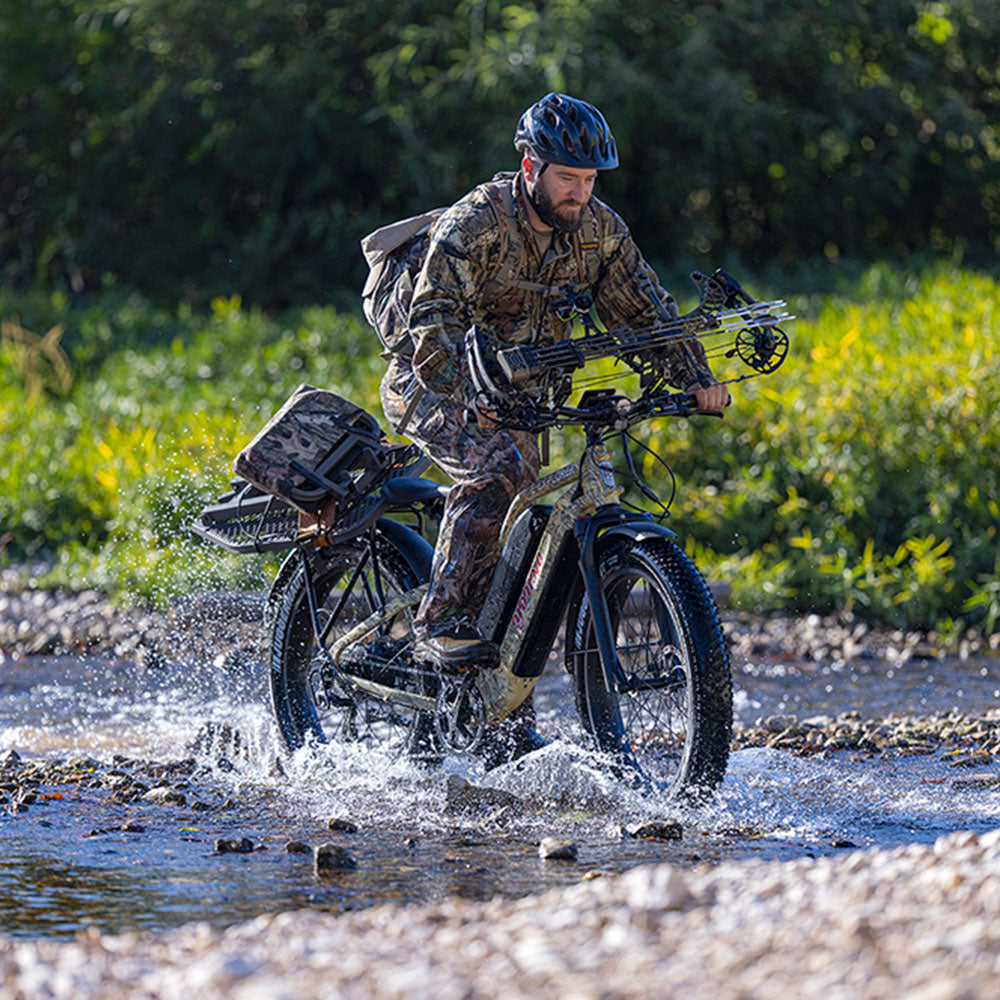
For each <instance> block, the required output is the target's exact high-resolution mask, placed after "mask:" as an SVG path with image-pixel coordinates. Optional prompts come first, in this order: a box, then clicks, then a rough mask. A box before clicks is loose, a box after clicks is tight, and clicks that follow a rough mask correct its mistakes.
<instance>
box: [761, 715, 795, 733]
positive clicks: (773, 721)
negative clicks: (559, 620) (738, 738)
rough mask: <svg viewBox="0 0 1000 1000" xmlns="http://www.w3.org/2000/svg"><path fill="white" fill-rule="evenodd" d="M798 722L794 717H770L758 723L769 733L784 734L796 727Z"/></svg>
mask: <svg viewBox="0 0 1000 1000" xmlns="http://www.w3.org/2000/svg"><path fill="white" fill-rule="evenodd" d="M798 724H799V720H798V717H797V716H795V715H771V716H769V717H768V718H766V719H762V720H761V721H760V722H758V725H760V726H761V727H762V728H763V729H766V730H767V731H768V732H769V733H785V732H788V730H790V729H795V728H797V727H798Z"/></svg>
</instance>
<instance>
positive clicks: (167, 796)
mask: <svg viewBox="0 0 1000 1000" xmlns="http://www.w3.org/2000/svg"><path fill="white" fill-rule="evenodd" d="M142 800H143V802H155V803H157V804H158V805H176V806H183V805H186V804H187V796H186V795H185V794H184V793H183V792H179V791H177V789H176V788H171V787H170V786H169V785H157V786H156V787H155V788H151V789H150V790H149V791H148V792H146V793H145V794H143V795H142Z"/></svg>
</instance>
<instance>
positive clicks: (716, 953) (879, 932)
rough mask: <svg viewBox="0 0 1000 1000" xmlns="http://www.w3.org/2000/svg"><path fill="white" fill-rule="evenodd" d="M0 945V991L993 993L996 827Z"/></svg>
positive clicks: (156, 994) (249, 998)
mask: <svg viewBox="0 0 1000 1000" xmlns="http://www.w3.org/2000/svg"><path fill="white" fill-rule="evenodd" d="M0 943H2V947H0V996H2V997H3V998H4V1000H7V998H10V1000H14V998H21V997H53V998H56V997H57V998H67V1000H85V998H90V997H104V996H107V997H111V996H113V997H117V998H128V997H137V998H138V997H142V998H147V1000H148V998H164V1000H167V998H175V997H176V998H178V1000H181V998H183V1000H188V998H189V997H192V996H197V997H199V1000H211V998H216V997H218V998H223V997H225V998H233V1000H265V998H266V1000H280V998H301V1000H305V998H310V997H330V996H338V997H350V998H355V997H357V998H361V997H379V998H397V997H398V998H404V997H405V998H412V997H435V998H455V1000H473V998H487V997H503V998H504V1000H516V998H522V997H523V998H529V997H530V998H544V997H553V998H560V1000H569V998H579V1000H610V998H632V997H636V998H639V997H654V996H655V997H685V998H691V997H739V998H746V1000H749V998H757V997H760V998H764V997H768V998H770V997H774V996H787V997H795V998H808V997H823V998H824V1000H841V998H843V1000H848V998H850V1000H869V998H872V1000H874V998H888V997H907V998H909V1000H949V998H950V1000H958V998H962V1000H972V998H979V997H982V998H993V997H996V996H997V995H998V992H1000V959H998V958H997V956H998V955H1000V830H996V831H993V832H991V833H988V834H985V835H983V836H979V837H977V836H976V835H975V834H972V833H957V834H950V835H949V836H947V837H943V838H941V839H940V840H939V841H937V843H936V844H934V845H933V846H932V847H927V846H911V847H907V848H903V849H899V850H894V851H868V852H860V851H859V852H854V853H851V854H847V855H840V856H837V857H834V858H824V859H819V860H810V859H802V860H799V861H793V862H786V863H782V864H779V863H759V862H743V863H729V864H722V865H719V866H717V867H715V868H712V869H707V868H706V869H699V870H696V871H694V872H681V871H679V870H677V869H674V868H671V867H669V866H666V865H660V866H646V867H643V868H637V869H634V870H633V871H630V872H628V873H627V874H625V875H623V876H620V877H614V878H612V877H602V878H598V879H594V880H591V881H584V882H582V883H581V884H580V885H578V886H574V887H572V888H570V889H563V890H557V891H553V892H550V893H547V894H545V895H543V896H539V897H534V898H529V899H523V900H519V901H516V902H504V901H499V900H493V901H491V902H489V903H468V902H462V901H458V900H455V901H449V902H447V903H444V904H440V905H434V906H426V907H411V908H405V907H395V906H380V907H376V908H373V909H369V910H365V911H363V912H359V913H350V914H346V915H343V916H339V917H334V916H330V915H328V914H324V913H321V912H316V911H298V912H289V913H281V914H276V915H267V916H261V917H259V918H257V919H256V920H253V921H251V922H249V923H246V924H242V925H239V926H234V927H231V928H229V929H228V930H226V931H224V932H219V931H213V930H211V929H210V928H209V927H208V926H207V925H201V924H193V925H187V926H184V927H181V928H179V929H178V930H176V931H172V932H168V933H164V934H161V935H139V934H134V933H126V934H121V935H116V936H102V935H100V934H98V933H96V932H90V933H87V934H84V935H81V936H80V937H79V938H78V939H77V940H76V941H73V942H66V943H57V942H52V941H31V942H12V941H6V942H3V941H2V939H0Z"/></svg>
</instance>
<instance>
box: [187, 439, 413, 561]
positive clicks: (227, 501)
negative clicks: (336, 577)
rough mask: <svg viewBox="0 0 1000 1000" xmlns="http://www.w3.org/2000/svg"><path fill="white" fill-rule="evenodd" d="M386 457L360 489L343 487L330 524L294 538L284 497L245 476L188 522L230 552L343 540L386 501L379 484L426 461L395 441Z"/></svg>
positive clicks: (295, 519)
mask: <svg viewBox="0 0 1000 1000" xmlns="http://www.w3.org/2000/svg"><path fill="white" fill-rule="evenodd" d="M387 452H388V456H389V457H388V461H387V462H386V463H385V465H384V466H383V467H382V468H381V470H379V473H378V476H377V478H376V479H375V480H374V481H370V482H368V483H367V484H366V488H365V490H364V492H363V493H362V492H358V490H357V489H356V488H349V489H348V491H347V494H346V496H344V497H342V498H339V499H338V500H337V514H336V519H335V520H334V521H333V523H332V524H331V525H330V526H329V527H328V528H326V529H325V530H321V531H319V532H314V533H312V534H310V535H309V537H308V538H303V539H301V540H300V538H299V511H298V509H297V508H295V507H293V506H291V505H290V504H288V503H286V502H285V501H284V500H281V499H280V498H278V497H276V496H272V495H271V494H270V493H265V492H264V491H263V490H261V489H259V488H258V487H256V486H254V485H252V484H251V483H248V482H247V481H246V480H245V479H234V480H233V481H232V482H231V483H230V488H229V491H228V492H226V493H224V494H223V495H222V496H221V497H219V499H218V500H217V501H216V502H215V503H214V504H212V505H210V506H208V507H206V508H205V509H204V510H203V511H202V512H201V514H199V515H198V520H197V521H195V522H194V524H192V525H191V531H193V532H194V533H195V534H196V535H198V536H199V537H200V538H204V539H205V540H206V541H208V542H212V543H213V544H215V545H221V546H222V547H223V548H224V549H228V550H229V551H230V552H239V553H250V552H282V551H286V550H288V549H292V548H295V547H296V546H297V545H300V544H301V545H306V546H308V547H309V548H314V547H319V546H325V545H331V544H333V543H335V542H342V541H347V540H348V539H350V538H354V537H356V536H357V535H360V534H362V532H364V530H365V529H366V528H367V527H368V525H369V524H371V522H372V521H374V520H375V518H377V517H378V516H379V514H380V513H381V511H382V509H383V507H384V506H385V505H386V503H385V500H384V499H383V497H382V487H383V486H384V485H385V483H387V482H388V481H389V480H390V479H396V478H398V477H400V476H418V475H420V473H421V472H423V471H424V470H425V469H426V468H427V467H428V466H429V465H430V464H431V463H430V461H429V460H428V459H427V458H426V457H424V455H423V454H422V453H421V452H420V450H419V449H418V448H417V446H416V445H412V444H411V445H395V446H390V447H389V448H388V449H387Z"/></svg>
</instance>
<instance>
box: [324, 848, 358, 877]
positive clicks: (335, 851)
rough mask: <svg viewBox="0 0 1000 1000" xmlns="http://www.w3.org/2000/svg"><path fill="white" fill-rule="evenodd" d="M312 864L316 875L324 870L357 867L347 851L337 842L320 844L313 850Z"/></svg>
mask: <svg viewBox="0 0 1000 1000" xmlns="http://www.w3.org/2000/svg"><path fill="white" fill-rule="evenodd" d="M313 864H314V866H315V869H316V874H317V875H323V874H324V873H326V872H343V871H351V870H352V869H354V868H357V867H358V863H357V861H355V860H354V857H353V856H352V855H351V853H350V852H349V851H346V850H344V848H343V847H341V846H340V845H339V844H320V845H319V846H318V847H316V848H315V849H314V851H313Z"/></svg>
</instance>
